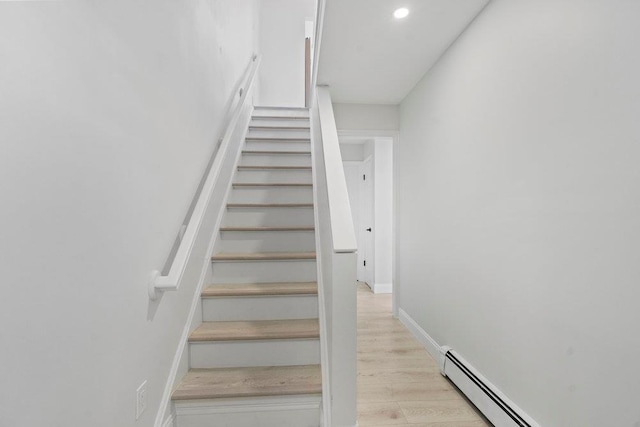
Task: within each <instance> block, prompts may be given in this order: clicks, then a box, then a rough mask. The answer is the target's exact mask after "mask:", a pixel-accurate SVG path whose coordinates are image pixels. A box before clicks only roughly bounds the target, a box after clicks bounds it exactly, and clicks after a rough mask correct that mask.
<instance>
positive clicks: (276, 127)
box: [247, 124, 311, 139]
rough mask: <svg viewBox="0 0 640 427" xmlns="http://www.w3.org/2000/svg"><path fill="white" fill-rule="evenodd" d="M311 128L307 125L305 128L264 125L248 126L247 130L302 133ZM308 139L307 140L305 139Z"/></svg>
mask: <svg viewBox="0 0 640 427" xmlns="http://www.w3.org/2000/svg"><path fill="white" fill-rule="evenodd" d="M310 129H311V128H310V127H309V125H307V126H282V125H280V126H268V125H264V124H259V125H258V124H256V125H250V126H249V130H259V131H263V130H267V131H271V130H282V131H291V130H302V131H308V130H310ZM250 138H253V137H248V138H247V139H250ZM307 139H308V138H307Z"/></svg>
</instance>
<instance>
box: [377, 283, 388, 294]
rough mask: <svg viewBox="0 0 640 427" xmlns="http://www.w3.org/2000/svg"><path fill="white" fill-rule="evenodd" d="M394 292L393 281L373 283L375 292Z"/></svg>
mask: <svg viewBox="0 0 640 427" xmlns="http://www.w3.org/2000/svg"><path fill="white" fill-rule="evenodd" d="M392 292H393V284H392V283H376V284H375V285H373V293H374V294H390V293H392Z"/></svg>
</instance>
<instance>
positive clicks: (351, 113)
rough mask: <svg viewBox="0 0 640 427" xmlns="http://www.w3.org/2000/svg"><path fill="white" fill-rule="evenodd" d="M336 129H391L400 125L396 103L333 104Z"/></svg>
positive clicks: (394, 129)
mask: <svg viewBox="0 0 640 427" xmlns="http://www.w3.org/2000/svg"><path fill="white" fill-rule="evenodd" d="M333 111H334V114H335V116H336V126H337V127H338V130H392V131H397V130H398V126H399V125H400V120H399V114H400V113H399V108H398V106H397V105H373V104H339V103H335V104H333Z"/></svg>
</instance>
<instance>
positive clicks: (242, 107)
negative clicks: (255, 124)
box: [148, 55, 261, 300]
mask: <svg viewBox="0 0 640 427" xmlns="http://www.w3.org/2000/svg"><path fill="white" fill-rule="evenodd" d="M260 59H261V58H260V56H259V55H254V56H253V57H252V58H251V62H250V63H249V65H248V67H247V72H245V78H244V79H243V80H242V83H241V85H240V88H239V89H238V92H237V93H238V96H237V97H234V99H237V101H232V103H231V105H230V106H229V111H231V112H232V114H231V115H230V118H229V121H228V124H227V126H226V128H225V132H224V135H223V137H222V138H221V139H220V141H219V143H218V147H217V149H216V150H215V152H214V154H213V156H214V157H213V160H212V162H211V164H210V167H209V169H208V172H207V174H206V178H205V180H204V183H203V184H202V185H201V188H200V191H199V194H197V196H196V202H195V205H192V206H193V207H192V210H191V214H190V215H188V217H189V219H188V223H187V224H186V226H185V225H183V227H182V229H181V233H180V234H181V237H180V242H179V246H178V248H177V250H176V251H175V255H174V257H173V260H172V261H171V266H170V267H169V268H168V272H167V273H166V274H162V273H161V272H160V271H158V270H154V271H153V272H151V278H150V280H149V287H148V290H149V298H150V299H151V300H156V299H157V298H158V297H159V296H160V294H161V293H162V292H166V291H176V290H178V288H179V287H180V283H181V282H182V279H183V277H184V275H185V271H186V270H187V263H188V261H189V259H190V258H191V255H192V252H193V251H194V248H195V243H196V238H197V237H198V235H199V233H200V231H201V227H202V224H203V219H204V217H205V213H206V212H207V208H208V207H209V206H210V204H211V203H212V202H215V201H217V200H214V193H216V192H217V193H224V191H225V190H226V187H227V185H226V183H222V184H220V183H219V178H220V176H221V172H222V171H223V170H225V167H224V166H225V165H228V164H233V165H235V161H233V160H229V159H228V157H229V156H230V155H231V154H233V153H234V152H238V153H239V150H230V149H229V148H230V145H232V143H233V142H234V141H235V142H238V141H240V142H238V143H241V142H242V141H241V140H242V138H237V133H238V132H241V131H243V130H242V129H239V128H240V127H242V126H239V122H240V119H241V117H249V116H250V113H251V112H250V111H248V110H249V109H252V108H253V106H252V105H251V104H250V103H248V100H249V99H250V98H249V94H250V93H251V89H252V88H253V85H254V82H255V80H256V72H257V70H258V67H259V65H260ZM233 102H235V106H234V103H233ZM245 126H246V123H245ZM244 131H246V129H244ZM236 148H237V147H236ZM216 199H220V197H217V198H216Z"/></svg>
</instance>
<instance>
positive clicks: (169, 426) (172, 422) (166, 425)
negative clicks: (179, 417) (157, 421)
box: [162, 414, 176, 427]
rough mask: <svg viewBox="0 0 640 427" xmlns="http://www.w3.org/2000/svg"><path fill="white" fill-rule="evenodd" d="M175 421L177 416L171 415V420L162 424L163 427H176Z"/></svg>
mask: <svg viewBox="0 0 640 427" xmlns="http://www.w3.org/2000/svg"><path fill="white" fill-rule="evenodd" d="M175 420H176V417H175V415H173V414H171V415H169V418H167V419H166V420H165V421H164V423H162V427H175Z"/></svg>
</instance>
